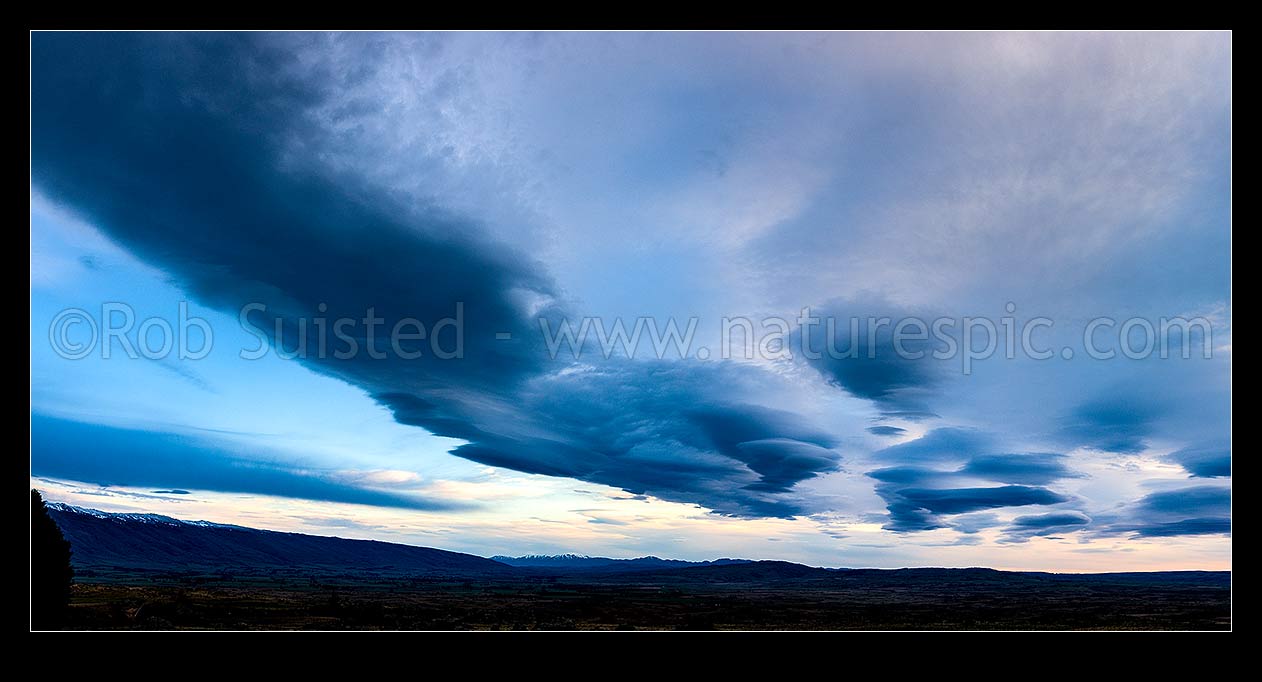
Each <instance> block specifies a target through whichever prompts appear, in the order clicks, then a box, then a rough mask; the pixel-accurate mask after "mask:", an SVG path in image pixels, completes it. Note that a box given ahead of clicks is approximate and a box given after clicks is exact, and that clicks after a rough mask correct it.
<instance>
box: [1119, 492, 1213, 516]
mask: <svg viewBox="0 0 1262 682" xmlns="http://www.w3.org/2000/svg"><path fill="white" fill-rule="evenodd" d="M1139 508H1140V510H1141V511H1143V512H1149V513H1152V514H1176V515H1188V516H1209V515H1216V514H1227V513H1229V512H1230V511H1231V490H1230V489H1229V488H1220V487H1217V486H1195V487H1192V488H1183V489H1181V490H1165V491H1162V492H1157V493H1152V494H1150V495H1148V496H1147V497H1144V498H1143V499H1142V500H1140V502H1139Z"/></svg>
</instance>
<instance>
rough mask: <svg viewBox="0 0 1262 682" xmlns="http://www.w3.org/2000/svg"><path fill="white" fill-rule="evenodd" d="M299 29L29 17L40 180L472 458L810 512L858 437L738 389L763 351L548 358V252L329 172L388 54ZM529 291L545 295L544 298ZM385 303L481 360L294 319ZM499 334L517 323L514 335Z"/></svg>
mask: <svg viewBox="0 0 1262 682" xmlns="http://www.w3.org/2000/svg"><path fill="white" fill-rule="evenodd" d="M303 39H306V38H304V37H302V36H291V35H284V36H278V35H272V34H213V35H212V34H106V33H92V34H51V33H41V34H35V35H33V36H32V41H31V60H32V63H31V80H32V87H31V117H32V129H31V167H32V170H31V174H32V182H33V184H34V186H35V187H36V188H37V189H38V190H39V191H40V192H42V193H44V194H45V195H47V196H49V197H50V198H52V199H53V200H54V201H56V202H58V203H61V204H64V205H66V206H68V207H70V208H72V209H73V210H75V211H77V212H79V213H81V214H82V215H83V216H84V217H86V218H87V219H88V220H90V221H91V222H92V223H93V224H94V225H96V226H98V227H100V228H101V229H102V230H104V231H105V232H106V233H107V234H108V235H109V236H110V237H111V238H113V239H114V240H116V241H118V242H119V243H121V244H123V245H124V246H126V247H127V248H128V249H130V250H131V251H133V252H135V253H137V254H139V255H140V256H142V257H144V258H146V259H147V260H148V261H150V262H151V263H153V264H155V265H158V266H159V267H162V268H163V269H165V270H166V271H167V272H168V273H169V274H170V275H172V276H173V277H174V278H175V279H176V281H177V282H178V284H179V285H180V286H181V287H183V288H184V289H185V290H187V291H188V292H190V293H191V294H192V295H193V296H194V297H196V298H197V299H198V300H200V301H202V302H203V303H206V304H208V305H211V306H214V307H217V308H219V309H222V310H225V311H228V312H229V313H230V314H234V315H235V314H236V313H237V311H239V310H240V309H241V307H242V306H243V305H246V304H248V303H254V302H258V303H263V304H265V305H266V310H265V311H255V312H253V313H251V316H250V318H249V320H250V322H251V323H252V324H253V325H254V326H255V327H258V328H261V329H264V330H267V334H268V335H269V336H270V337H271V339H270V340H271V342H272V343H273V344H280V343H281V342H282V341H283V342H284V343H283V345H284V347H285V348H287V349H290V350H292V349H293V348H295V347H297V343H298V341H299V340H300V339H303V338H305V339H306V341H307V348H308V349H309V353H308V358H306V359H305V360H300V361H303V362H305V363H306V364H307V365H308V366H309V367H311V368H313V369H315V370H316V371H319V372H321V373H324V374H327V375H330V376H333V377H337V378H339V379H342V380H344V381H346V382H348V383H351V384H353V385H356V386H359V387H361V388H363V389H364V390H365V391H367V392H368V393H369V394H370V395H372V396H374V397H375V399H376V400H377V401H379V402H380V403H381V404H382V405H384V406H386V407H387V408H389V409H390V410H391V411H392V412H393V414H394V416H395V418H396V419H397V420H398V421H400V422H402V423H404V424H409V425H414V426H418V427H422V428H425V429H427V430H429V431H431V432H433V433H435V434H438V435H441V436H450V437H453V438H459V439H463V440H466V441H469V443H468V444H466V445H463V446H461V447H459V448H457V449H456V450H455V452H456V454H458V455H460V456H462V457H466V458H468V459H471V460H474V461H477V462H482V463H485V464H488V465H492V466H502V467H506V468H510V469H515V470H518V471H524V472H530V473H539V474H547V475H556V476H571V477H574V478H578V479H582V480H586V481H591V482H596V483H603V484H607V485H611V486H616V487H619V488H622V489H624V490H626V491H628V492H630V493H632V494H637V495H640V494H652V495H655V496H658V497H662V498H665V499H669V500H674V501H682V502H692V503H698V504H704V505H706V506H708V507H710V508H712V509H715V510H716V511H719V512H721V513H727V514H736V515H757V516H762V515H769V516H791V515H794V514H800V513H803V512H804V511H809V507H808V505H806V503H804V502H803V501H802V499H801V498H800V496H797V495H796V494H789V491H790V490H791V489H792V488H793V486H794V485H795V484H796V483H798V482H800V481H802V480H805V479H809V478H811V477H813V476H817V475H819V474H821V473H825V472H828V471H833V470H836V469H837V466H838V464H837V463H838V460H839V457H838V455H837V454H836V453H835V452H833V451H832V450H831V448H832V447H833V443H832V440H831V439H829V438H827V437H825V436H824V435H822V434H821V433H820V432H819V431H818V430H816V429H813V428H810V427H809V426H808V425H805V424H802V423H800V420H798V419H796V418H794V417H793V416H792V415H789V414H787V413H783V412H778V411H774V410H768V409H766V408H762V407H758V406H754V405H747V404H741V403H740V402H739V401H733V400H732V399H731V398H730V396H733V395H749V394H752V392H753V391H748V392H746V393H738V392H737V391H736V389H737V387H744V388H745V389H750V388H751V387H752V388H754V389H756V388H757V387H756V386H754V384H755V383H756V379H753V378H751V376H752V375H753V374H757V373H758V370H755V369H745V370H739V369H736V370H733V369H713V368H706V367H703V366H697V365H690V366H688V367H681V366H672V365H671V363H666V362H636V363H632V362H626V361H617V360H615V361H611V362H607V363H603V364H601V366H600V367H599V368H598V369H596V368H583V367H577V366H576V367H567V366H566V365H565V364H563V363H560V362H555V361H552V360H550V359H549V358H548V355H547V353H546V349H545V348H544V344H543V342H542V338H541V336H540V334H539V327H538V322H537V319H538V318H539V317H547V318H550V319H553V320H556V319H558V318H559V316H560V315H562V314H563V312H564V311H563V310H562V308H561V306H560V305H558V304H557V303H555V301H556V300H558V298H559V295H558V291H557V288H556V286H555V285H554V283H553V282H552V280H551V279H550V278H549V277H548V276H547V275H546V274H545V272H544V270H543V268H542V267H541V266H540V265H539V264H538V263H536V262H534V261H533V260H532V259H530V258H528V257H526V256H524V255H523V254H521V253H518V252H515V251H513V250H511V249H508V248H506V247H504V246H501V245H498V244H494V243H490V242H488V241H486V240H485V239H483V238H481V237H480V236H479V235H480V234H481V232H482V231H481V229H480V228H479V226H478V225H477V224H476V223H474V222H473V221H470V220H467V219H465V218H463V217H461V216H459V215H454V214H452V213H451V212H449V211H447V210H444V209H443V208H442V207H439V206H421V207H418V206H415V205H412V204H406V203H404V202H403V201H401V200H399V199H398V198H396V197H394V196H392V195H389V194H387V193H385V192H379V191H375V190H374V189H373V188H371V187H367V186H365V185H364V184H362V183H361V182H359V181H357V180H356V179H355V178H348V177H340V176H334V175H331V174H330V173H329V172H323V171H319V170H315V169H317V168H319V167H320V166H319V164H317V163H314V162H313V161H312V159H310V158H309V157H308V156H307V155H306V151H307V150H308V149H310V148H312V147H314V146H315V145H314V144H311V143H312V142H313V141H314V140H313V139H312V136H314V135H316V134H317V133H316V132H315V129H316V126H315V125H314V124H313V122H312V121H311V116H310V113H309V112H310V111H312V110H313V108H315V107H316V106H317V105H319V104H320V103H322V102H324V101H325V100H326V99H327V98H328V97H330V96H331V95H333V94H335V93H336V92H338V91H339V90H340V89H343V88H347V87H351V86H354V85H355V84H356V83H358V82H359V81H360V80H361V79H363V78H365V77H367V76H368V75H369V74H368V73H366V71H365V70H364V69H359V70H355V69H352V70H347V71H340V70H339V71H335V72H334V71H329V72H324V71H320V70H319V69H318V68H317V67H314V66H312V65H309V64H303V63H301V62H299V61H298V58H297V57H296V56H295V55H296V54H300V53H301V51H300V50H296V49H292V48H293V47H294V46H293V45H290V44H288V43H292V42H293V41H299V40H303ZM365 63H372V60H365ZM313 68H315V69H316V71H315V72H310V71H311V69H313ZM369 68H370V67H369ZM524 301H537V302H542V305H543V307H542V309H540V310H529V311H528V310H527V306H526V305H525V303H524ZM369 314H371V315H372V316H373V317H375V318H378V319H380V320H381V322H380V324H379V326H378V334H379V337H380V336H381V335H384V334H388V330H390V329H391V328H393V327H394V325H395V324H396V323H397V322H398V321H400V320H403V319H405V318H415V319H417V320H419V321H421V322H422V323H424V324H425V325H426V326H427V327H432V326H433V325H434V324H435V323H437V322H438V321H441V320H443V319H447V318H453V317H456V316H460V317H461V319H462V322H463V339H462V341H463V357H462V358H460V359H446V360H445V359H442V358H439V357H437V356H436V355H437V354H436V353H434V352H430V350H429V349H430V345H429V343H427V342H419V343H416V344H415V345H414V346H409V347H407V348H405V349H404V350H409V351H411V350H420V351H421V357H420V358H417V359H404V358H402V357H400V355H399V354H398V353H395V352H394V351H393V349H391V348H390V347H389V346H388V345H386V346H382V345H381V344H378V345H377V346H376V350H380V351H381V352H383V353H385V355H386V357H385V358H384V359H378V358H373V357H371V356H370V354H369V353H368V352H367V345H368V343H367V336H366V333H365V330H366V325H367V323H366V322H365V323H363V324H359V325H356V326H354V327H352V329H353V330H354V331H355V332H356V334H355V335H353V338H354V339H355V341H356V342H357V344H358V345H359V348H360V352H358V353H356V354H354V356H353V357H351V358H348V359H338V358H337V357H335V356H334V355H333V351H335V350H338V349H339V348H345V345H344V344H342V343H341V342H339V341H336V340H330V344H331V345H330V346H328V347H326V352H325V353H323V354H321V353H319V352H318V348H319V340H318V337H317V336H316V330H315V329H314V328H313V327H312V326H308V327H307V328H306V329H305V332H304V330H303V328H301V327H300V326H299V320H300V319H301V318H304V317H306V318H310V317H315V316H319V317H322V318H325V319H327V320H336V319H338V318H348V319H352V320H362V319H363V318H366V317H367V316H369ZM278 324H279V327H277V325H278ZM557 326H558V325H556V324H553V328H556V327H557ZM277 329H279V330H280V331H279V332H277V331H276V330H277ZM504 332H506V333H508V334H509V335H510V336H511V339H510V340H498V339H497V335H498V334H499V333H504ZM455 341H456V340H455V338H454V331H452V332H451V333H450V334H449V335H447V336H444V337H442V340H441V343H440V344H439V345H440V347H441V348H442V349H444V350H447V351H451V350H453V349H454V348H455V347H456V343H455ZM832 373H833V375H835V376H836V377H837V378H838V380H839V381H842V380H844V382H845V383H847V384H849V385H850V386H851V387H853V390H854V391H855V392H856V394H862V395H865V396H870V397H873V399H877V400H879V401H880V402H882V403H883V404H890V405H899V404H901V403H902V402H903V401H902V397H904V396H906V395H911V394H913V393H915V388H916V385H917V384H918V383H919V382H920V374H919V371H918V370H913V369H907V368H902V367H901V364H900V363H898V362H894V361H891V360H889V359H888V358H886V357H885V356H882V357H881V358H880V359H879V360H878V362H877V363H876V365H875V366H874V367H873V368H871V369H868V368H863V367H860V368H845V369H837V370H835V371H833V372H832ZM206 459H208V460H210V459H213V456H211V455H207V457H206ZM58 461H60V462H61V465H59V467H58V469H59V471H61V472H62V474H63V475H66V476H70V477H76V478H83V477H84V476H83V474H82V473H81V474H79V475H76V474H74V470H75V469H76V468H77V469H78V470H80V471H92V472H93V473H94V474H100V475H104V474H106V473H107V472H106V471H104V470H100V469H95V468H93V467H92V466H89V464H88V463H87V462H85V461H84V460H83V459H82V458H78V459H73V460H72V459H62V460H58ZM72 464H73V466H72ZM115 464H116V466H118V467H122V469H116V470H115V473H116V474H117V473H122V472H124V471H127V469H126V464H125V463H122V462H116V463H115ZM102 466H104V464H102ZM153 466H159V464H158V463H154V464H153ZM200 466H205V467H214V466H219V465H212V464H211V463H209V462H206V463H202V464H200ZM216 471H217V470H216ZM219 473H223V472H219ZM212 474H213V475H218V474H215V472H211V471H207V472H205V476H208V477H212ZM269 475H276V476H279V475H280V474H269ZM137 482H139V481H137ZM158 483H159V482H158V481H153V482H152V484H158ZM180 483H181V481H177V480H171V481H169V482H162V484H164V485H172V484H180ZM186 484H187V485H189V486H193V485H194V484H193V483H191V482H189V483H186ZM221 485H222V484H221ZM273 487H284V486H282V485H281V484H280V483H277V484H276V485H275V486H273ZM311 494H313V495H315V494H317V493H315V492H312V493H311ZM382 499H383V500H384V499H386V498H382Z"/></svg>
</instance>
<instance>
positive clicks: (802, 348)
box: [790, 302, 942, 414]
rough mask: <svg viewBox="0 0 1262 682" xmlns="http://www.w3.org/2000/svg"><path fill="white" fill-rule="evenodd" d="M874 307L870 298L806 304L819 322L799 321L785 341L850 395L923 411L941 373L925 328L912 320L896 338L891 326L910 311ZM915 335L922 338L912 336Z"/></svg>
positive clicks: (894, 409)
mask: <svg viewBox="0 0 1262 682" xmlns="http://www.w3.org/2000/svg"><path fill="white" fill-rule="evenodd" d="M887 307H888V306H887ZM876 309H878V305H877V304H875V303H873V302H869V303H866V304H862V305H860V304H855V303H848V302H833V303H829V304H827V305H824V306H821V307H820V308H818V309H812V310H811V314H812V315H814V316H817V317H818V318H819V321H818V322H817V323H814V324H809V325H802V326H801V327H800V328H799V329H798V330H797V331H795V332H794V334H793V336H792V338H791V339H790V343H791V345H792V347H793V348H794V349H796V351H797V352H796V355H797V356H798V357H802V358H804V359H805V361H806V363H807V364H808V365H810V366H811V367H813V368H814V369H815V370H817V371H818V372H819V373H820V374H821V375H823V376H824V378H825V379H827V380H828V381H829V382H831V383H833V384H835V385H837V386H839V387H840V388H842V389H844V390H845V391H846V392H848V393H850V394H851V395H853V396H855V397H858V398H864V399H867V400H871V401H873V402H874V403H876V404H877V405H878V406H879V407H881V408H882V409H883V410H885V411H890V412H893V413H903V414H917V413H927V410H926V406H927V404H928V401H929V400H930V399H931V398H932V397H933V396H934V395H935V394H936V391H937V388H938V384H939V383H940V381H941V378H942V376H941V374H942V369H941V367H939V366H938V364H937V362H938V361H936V360H935V359H934V358H933V351H934V349H935V347H934V343H933V342H931V341H929V340H928V339H929V332H930V330H929V327H928V326H927V324H926V323H923V322H915V323H914V325H913V326H911V327H908V328H906V329H904V330H902V334H903V336H900V337H898V338H897V339H896V337H895V334H894V325H895V324H898V322H899V321H900V320H903V319H906V318H911V317H912V316H911V315H910V314H909V313H906V312H899V311H897V310H894V309H892V308H891V310H890V312H882V313H881V314H874V313H873V311H874V310H876ZM918 319H921V320H924V319H932V318H930V317H928V316H920V317H919V318H918ZM917 335H923V336H924V337H925V338H924V339H922V340H917V339H916V338H915V337H916V336H917ZM896 340H897V343H895V341H896Z"/></svg>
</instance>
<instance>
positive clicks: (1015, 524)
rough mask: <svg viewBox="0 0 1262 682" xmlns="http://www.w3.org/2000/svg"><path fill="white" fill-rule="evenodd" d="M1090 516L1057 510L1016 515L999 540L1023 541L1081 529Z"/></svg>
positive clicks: (1088, 522)
mask: <svg viewBox="0 0 1262 682" xmlns="http://www.w3.org/2000/svg"><path fill="white" fill-rule="evenodd" d="M1090 523H1091V517H1089V516H1087V515H1086V514H1083V513H1082V512H1077V511H1058V512H1050V513H1047V514H1037V515H1034V516H1018V517H1017V518H1015V519H1013V520H1012V523H1011V524H1010V525H1009V526H1008V527H1007V528H1006V529H1005V531H1004V536H1003V538H1002V539H1001V540H1000V541H1001V542H1025V541H1027V540H1029V539H1030V538H1032V537H1047V536H1049V535H1058V534H1061V533H1068V532H1074V531H1078V530H1082V529H1083V528H1085V527H1086V526H1087V525H1088V524H1090Z"/></svg>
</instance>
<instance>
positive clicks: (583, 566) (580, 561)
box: [491, 554, 750, 573]
mask: <svg viewBox="0 0 1262 682" xmlns="http://www.w3.org/2000/svg"><path fill="white" fill-rule="evenodd" d="M491 559H493V560H495V561H498V562H500V563H502V564H508V565H509V566H516V567H518V568H540V569H558V570H563V571H579V570H581V571H593V572H603V573H622V572H630V571H653V570H659V569H669V568H694V567H701V566H728V565H732V564H747V563H750V560H749V559H715V560H713V561H684V560H682V559H663V558H661V557H655V556H642V557H637V558H634V559H610V558H608V557H593V556H586V555H582V554H529V555H526V556H518V557H510V556H503V555H497V556H493V557H491Z"/></svg>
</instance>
